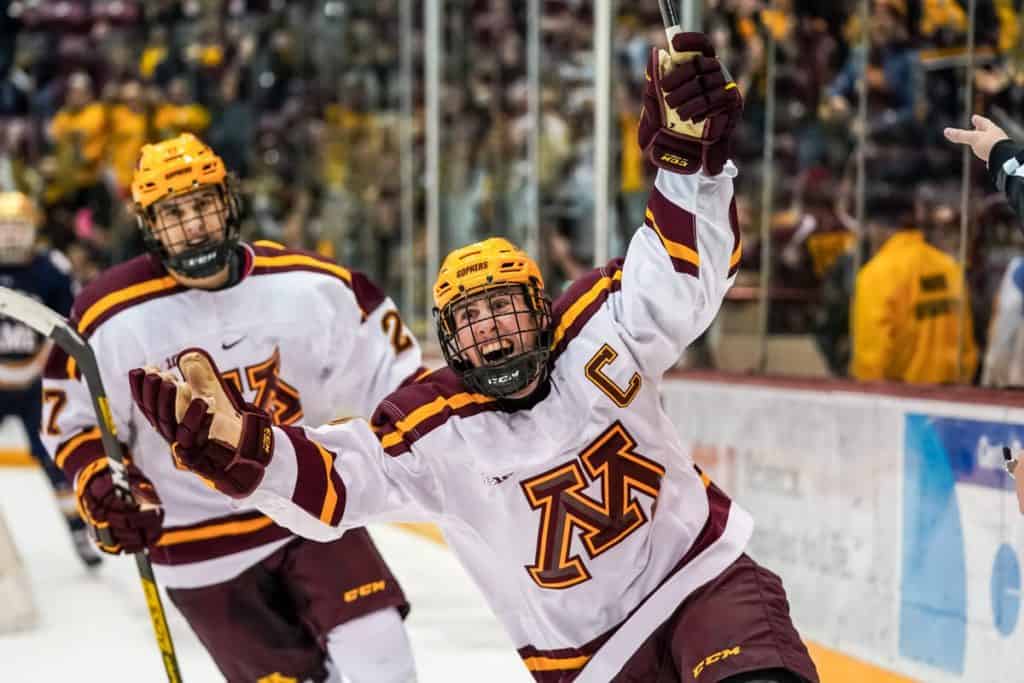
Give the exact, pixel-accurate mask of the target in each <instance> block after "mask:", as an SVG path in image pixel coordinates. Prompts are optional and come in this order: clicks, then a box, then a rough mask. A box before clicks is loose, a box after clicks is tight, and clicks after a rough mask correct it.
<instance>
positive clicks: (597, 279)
mask: <svg viewBox="0 0 1024 683" xmlns="http://www.w3.org/2000/svg"><path fill="white" fill-rule="evenodd" d="M622 264H623V260H622V259H614V260H612V261H609V262H608V264H607V265H606V266H605V267H604V268H598V269H596V270H593V271H591V272H589V273H587V274H586V275H584V276H582V277H580V278H579V279H577V280H576V281H575V282H573V284H572V286H570V287H569V289H568V290H566V292H565V294H563V295H562V296H560V297H558V299H557V300H556V301H555V303H554V305H553V306H552V317H553V318H554V321H553V323H552V324H553V326H554V329H555V336H554V339H553V343H554V347H553V348H552V351H551V356H552V360H554V359H555V358H557V357H558V356H559V355H561V354H562V352H563V351H565V349H566V347H568V346H569V343H570V342H572V340H573V339H574V338H576V337H577V336H578V335H579V333H580V331H581V330H582V329H583V328H584V327H585V326H586V324H587V323H588V322H589V321H590V319H591V318H593V317H594V314H595V313H597V312H598V310H600V308H601V306H602V305H604V302H605V301H606V300H607V299H608V297H609V295H611V294H612V293H613V292H617V291H619V290H620V289H621V288H622V275H621V273H622Z"/></svg>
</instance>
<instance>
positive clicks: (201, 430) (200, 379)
mask: <svg viewBox="0 0 1024 683" xmlns="http://www.w3.org/2000/svg"><path fill="white" fill-rule="evenodd" d="M177 363H178V370H179V371H180V372H181V376H182V377H183V378H184V381H183V382H182V381H180V380H177V379H175V378H174V377H173V376H171V375H170V374H168V373H161V372H158V371H156V370H151V369H135V370H132V371H131V372H130V373H129V377H128V379H129V382H130V383H131V390H132V399H133V400H134V401H135V403H136V405H138V406H139V410H141V411H142V414H143V415H144V416H145V417H146V419H147V420H149V423H150V424H151V425H153V427H154V428H155V429H156V430H157V431H158V432H159V433H160V435H161V436H163V438H164V439H165V440H166V441H167V443H168V444H170V446H171V453H172V455H173V456H174V461H175V463H176V464H177V465H178V467H180V468H181V469H185V470H188V471H190V472H193V473H195V474H197V475H199V477H201V478H202V479H203V480H204V481H205V482H206V484H207V485H208V486H210V487H211V488H213V489H216V490H217V491H220V492H221V493H224V494H226V495H228V496H231V497H232V498H244V497H246V496H248V495H249V494H251V493H252V492H253V491H255V490H256V487H257V486H259V483H260V481H262V480H263V472H264V469H265V468H266V466H267V464H268V463H269V462H270V456H271V454H272V453H273V450H274V436H273V431H272V430H271V425H272V424H273V420H272V418H271V417H270V414H269V413H267V412H266V411H265V410H262V409H261V408H258V407H256V406H254V405H252V404H251V403H246V402H245V401H244V400H243V399H242V397H241V395H240V394H239V393H238V390H237V388H235V386H234V385H233V384H232V383H231V382H229V381H225V380H224V379H222V378H221V376H220V372H218V370H217V366H216V365H215V364H214V362H213V359H212V358H210V356H209V354H207V353H206V352H205V351H203V350H202V349H188V350H186V351H183V352H182V353H181V354H180V355H179V356H178V361H177Z"/></svg>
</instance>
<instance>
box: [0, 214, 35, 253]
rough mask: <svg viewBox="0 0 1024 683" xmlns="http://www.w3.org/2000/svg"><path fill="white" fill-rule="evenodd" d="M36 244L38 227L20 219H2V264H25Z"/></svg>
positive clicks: (0, 222) (0, 225)
mask: <svg viewBox="0 0 1024 683" xmlns="http://www.w3.org/2000/svg"><path fill="white" fill-rule="evenodd" d="M35 243H36V226H35V225H34V224H33V223H32V222H31V221H27V220H24V219H19V218H0V263H24V262H25V261H27V260H28V259H29V257H30V256H31V255H32V249H33V247H34V246H35Z"/></svg>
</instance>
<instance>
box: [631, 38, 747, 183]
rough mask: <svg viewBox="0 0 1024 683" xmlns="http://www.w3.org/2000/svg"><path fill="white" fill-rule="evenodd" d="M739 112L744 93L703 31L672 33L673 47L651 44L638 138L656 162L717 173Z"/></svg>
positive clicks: (681, 170)
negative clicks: (667, 50)
mask: <svg viewBox="0 0 1024 683" xmlns="http://www.w3.org/2000/svg"><path fill="white" fill-rule="evenodd" d="M742 113H743V97H742V95H740V91H739V89H738V88H737V87H736V83H735V82H733V80H732V78H731V77H730V76H729V75H728V73H727V72H726V71H725V69H724V68H723V67H722V64H721V63H720V62H719V61H718V59H717V58H716V57H715V49H714V47H712V46H711V43H710V42H709V41H708V39H707V37H706V36H705V35H704V34H703V33H678V34H676V35H675V36H673V38H672V49H671V52H666V51H665V50H659V49H658V48H652V49H651V58H650V60H649V61H648V64H647V86H646V88H645V89H644V107H643V111H642V112H641V114H640V134H639V142H640V147H641V148H642V149H643V150H644V154H645V155H646V156H647V158H648V159H649V160H650V161H651V163H653V164H654V165H655V166H657V167H659V168H663V169H665V170H667V171H673V172H675V173H684V174H689V173H697V172H698V171H700V170H702V169H703V171H704V173H706V174H707V175H717V174H719V173H721V172H722V169H723V168H724V166H725V162H726V161H728V160H729V157H730V156H731V153H732V149H731V142H732V134H733V131H734V130H735V128H736V125H737V124H738V123H739V120H740V115H741V114H742Z"/></svg>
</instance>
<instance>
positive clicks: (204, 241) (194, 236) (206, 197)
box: [153, 187, 228, 256]
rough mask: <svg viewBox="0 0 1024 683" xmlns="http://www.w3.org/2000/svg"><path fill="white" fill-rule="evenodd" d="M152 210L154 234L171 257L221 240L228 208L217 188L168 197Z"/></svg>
mask: <svg viewBox="0 0 1024 683" xmlns="http://www.w3.org/2000/svg"><path fill="white" fill-rule="evenodd" d="M153 209H154V210H153V213H154V218H155V224H154V225H153V235H154V237H156V238H157V239H158V240H160V243H161V244H162V245H163V246H164V249H166V250H167V253H168V254H170V255H171V256H176V255H178V254H181V253H183V252H185V251H188V250H190V249H196V248H201V247H204V246H207V245H214V244H218V243H220V242H223V241H224V237H225V233H226V227H227V216H228V210H227V205H226V204H225V202H224V198H223V197H222V196H221V194H220V191H219V190H218V189H217V188H216V187H202V188H200V189H198V190H195V191H194V192H188V193H186V194H182V195H178V196H176V197H169V198H168V199H164V200H162V201H160V202H158V203H157V204H156V205H155V206H154V207H153Z"/></svg>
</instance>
